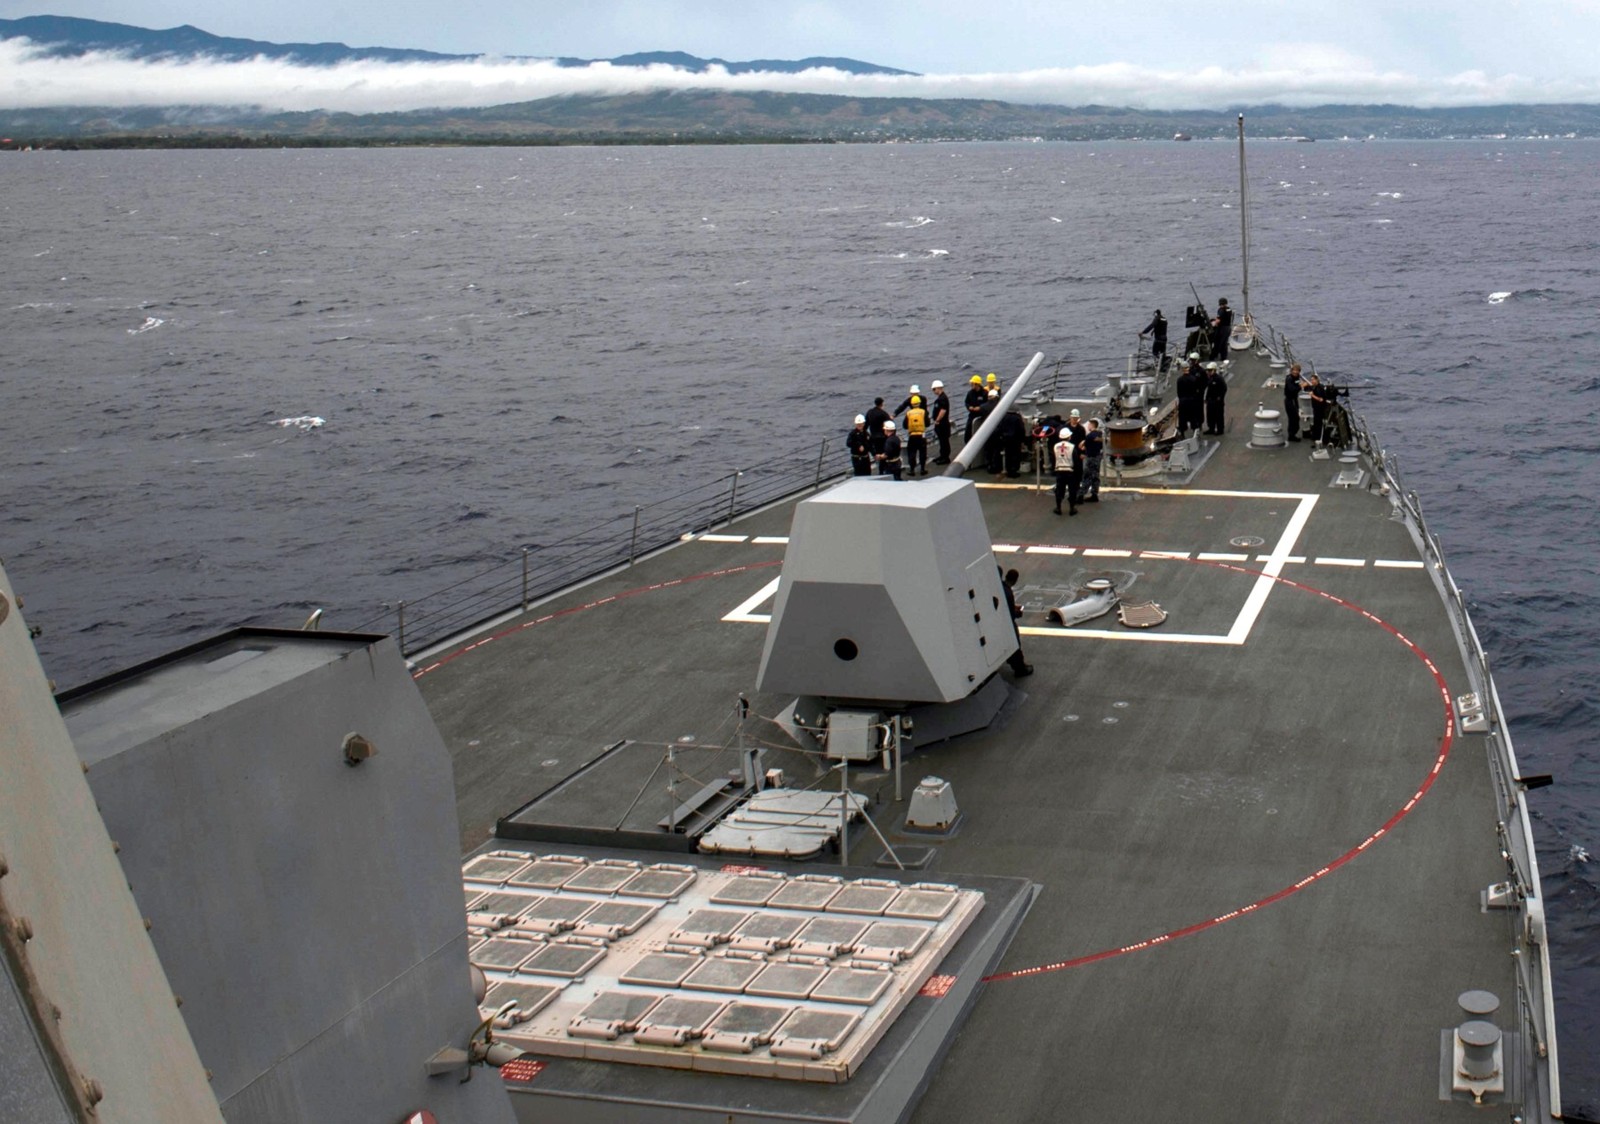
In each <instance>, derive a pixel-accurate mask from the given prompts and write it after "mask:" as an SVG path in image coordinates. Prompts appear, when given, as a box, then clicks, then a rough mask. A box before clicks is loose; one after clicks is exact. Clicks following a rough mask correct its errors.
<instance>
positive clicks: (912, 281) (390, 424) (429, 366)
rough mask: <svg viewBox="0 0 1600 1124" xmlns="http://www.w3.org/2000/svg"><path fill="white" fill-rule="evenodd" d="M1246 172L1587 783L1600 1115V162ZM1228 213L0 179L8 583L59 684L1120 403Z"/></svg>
mask: <svg viewBox="0 0 1600 1124" xmlns="http://www.w3.org/2000/svg"><path fill="white" fill-rule="evenodd" d="M1249 166H1250V182H1251V195H1252V202H1251V208H1250V226H1251V246H1252V254H1251V278H1250V282H1251V310H1252V312H1253V313H1254V314H1255V316H1256V318H1257V319H1258V320H1261V321H1265V322H1267V323H1269V324H1271V325H1273V326H1274V327H1276V328H1277V329H1278V330H1280V331H1282V332H1284V333H1285V334H1287V335H1288V336H1289V337H1290V338H1291V339H1292V340H1293V344H1294V348H1295V351H1296V353H1297V354H1298V355H1300V356H1302V357H1307V358H1310V359H1312V360H1313V361H1314V362H1315V363H1316V366H1317V369H1318V370H1319V371H1321V372H1322V373H1323V374H1324V375H1325V376H1326V375H1328V374H1330V373H1331V374H1332V375H1333V376H1334V377H1335V378H1336V379H1338V380H1340V381H1345V382H1349V383H1353V384H1357V385H1358V386H1359V387H1361V389H1358V390H1356V391H1355V397H1354V402H1355V406H1356V410H1357V412H1358V413H1360V414H1362V415H1364V416H1365V417H1366V418H1367V420H1368V422H1369V424H1370V425H1371V426H1372V428H1373V429H1374V430H1375V432H1376V433H1377V434H1378V436H1379V437H1380V439H1381V440H1382V442H1383V443H1384V444H1385V445H1387V446H1388V447H1389V448H1390V449H1391V450H1392V451H1394V452H1397V453H1398V454H1399V456H1400V460H1401V466H1402V469H1403V471H1404V473H1405V476H1406V479H1407V481H1408V483H1409V485H1410V486H1411V487H1413V488H1414V489H1415V490H1416V491H1417V492H1418V493H1419V495H1420V496H1421V498H1422V501H1423V505H1424V509H1425V511H1426V512H1427V515H1428V518H1429V521H1430V523H1431V525H1432V527H1433V530H1434V531H1435V532H1436V533H1437V534H1438V535H1439V536H1440V538H1441V539H1442V540H1443V543H1444V547H1445V550H1446V553H1447V556H1448V557H1449V559H1450V562H1451V568H1452V570H1453V572H1454V574H1455V576H1456V578H1457V580H1458V581H1459V582H1460V584H1461V585H1462V586H1463V588H1464V589H1465V590H1466V591H1467V593H1468V595H1469V597H1470V599H1471V602H1472V612H1473V617H1474V621H1475V623H1476V626H1477V628H1478V630H1479V632H1480V635H1481V636H1482V639H1483V642H1484V644H1485V646H1486V648H1487V649H1488V651H1489V652H1490V653H1491V658H1492V660H1493V662H1494V668H1495V673H1496V679H1497V682H1498V686H1499V689H1500V692H1501V694H1502V697H1503V700H1504V703H1505V705H1506V707H1507V709H1508V711H1509V713H1510V715H1511V719H1512V734H1513V737H1514V740H1515V744H1516V748H1517V752H1518V755H1519V757H1520V760H1521V763H1522V767H1523V770H1524V773H1525V774H1534V773H1552V774H1554V776H1555V779H1556V784H1555V786H1554V787H1552V788H1548V789H1543V790H1540V791H1539V792H1537V793H1535V794H1534V799H1533V804H1534V806H1535V808H1536V809H1537V810H1538V815H1539V821H1538V824H1537V828H1538V832H1539V836H1540V862H1541V864H1542V869H1543V876H1544V881H1545V889H1546V893H1547V897H1548V899H1549V902H1550V907H1551V911H1552V921H1553V924H1554V926H1555V929H1556V939H1557V949H1556V964H1557V977H1558V978H1557V994H1558V995H1559V996H1560V997H1561V1000H1562V1005H1561V1008H1560V1012H1559V1014H1560V1019H1561V1031H1562V1036H1563V1037H1562V1048H1563V1071H1564V1080H1565V1084H1566V1089H1565V1094H1566V1100H1567V1106H1568V1108H1569V1109H1577V1108H1585V1109H1587V1110H1588V1111H1589V1112H1590V1114H1591V1115H1595V1114H1600V1060H1597V1057H1596V1055H1597V1054H1600V1049H1597V1046H1600V1016H1597V1014H1596V1012H1597V1011H1600V892H1597V874H1600V864H1596V863H1592V862H1591V861H1590V854H1591V852H1594V851H1596V850H1600V845H1597V844H1600V839H1597V831H1596V828H1597V820H1600V765H1597V764H1596V760H1595V750H1594V745H1595V737H1596V732H1597V730H1600V705H1597V702H1596V691H1595V682H1596V679H1597V672H1600V637H1597V635H1596V628H1595V622H1596V619H1597V618H1596V611H1597V608H1600V582H1597V579H1596V577H1595V557H1596V548H1597V546H1600V529H1597V521H1596V519H1595V516H1594V510H1593V509H1594V503H1595V496H1596V494H1597V492H1600V463H1597V458H1596V453H1597V452H1600V424H1597V418H1596V410H1597V405H1600V366H1597V363H1596V359H1597V351H1600V349H1597V347H1596V341H1597V334H1596V333H1597V326H1600V325H1597V319H1600V197H1597V196H1596V194H1595V191H1594V184H1595V183H1597V182H1600V143H1595V142H1581V141H1533V142H1529V141H1499V142H1425V143H1329V142H1322V143H1316V144H1293V143H1279V142H1254V143H1252V144H1251V145H1250V150H1249ZM1237 185H1238V179H1237V168H1236V163H1235V150H1234V148H1233V146H1231V145H1224V144H1210V143H1193V144H1187V145H1179V144H1150V143H1142V144H1141V143H1114V144H1103V145H1095V144H1022V143H1018V144H961V145H914V146H913V145H881V146H853V147H837V146H826V147H747V148H709V147H692V148H620V149H618V148H560V149H402V150H385V151H376V150H335V151H302V150H293V151H283V152H255V151H252V152H182V151H179V152H126V153H59V152H49V153H16V154H12V153H5V154H0V217H3V229H4V230H5V232H6V233H5V238H4V240H3V244H0V261H3V262H4V269H3V270H0V311H3V314H4V320H3V325H4V328H3V333H4V334H3V347H0V422H3V425H0V432H3V434H4V439H3V441H0V481H3V483H4V489H3V494H4V505H3V509H0V555H3V556H4V558H5V562H6V567H7V570H8V573H9V574H10V576H11V579H12V581H13V583H14V584H15V585H16V587H17V589H18V590H19V591H20V592H22V593H23V595H24V596H25V598H26V600H27V615H28V619H29V622H30V623H31V624H36V625H40V626H42V627H43V629H44V633H43V635H42V636H41V637H40V639H39V641H38V646H39V651H40V654H41V657H42V659H43V660H44V663H45V667H46V671H47V672H48V673H49V674H50V675H52V676H53V677H54V678H55V679H57V680H58V681H59V683H60V684H61V685H62V686H68V685H72V684H76V683H80V682H83V681H86V680H88V679H91V678H93V677H96V676H99V675H101V674H104V673H106V672H108V671H111V670H114V669H116V668H119V667H122V666H126V665H128V664H131V663H134V662H137V661H139V660H142V659H147V658H150V657H152V656H154V655H157V654H159V653H161V652H163V651H166V650H168V649H170V648H173V647H176V646H179V645H181V644H183V643H187V642H192V641H194V640H196V639H199V638H201V637H203V636H205V635H208V634H211V633H214V632H217V631H220V630H222V629H223V628H226V627H230V626H233V625H236V624H241V623H262V624H274V625H286V626H297V625H299V624H300V623H301V622H302V621H303V620H304V619H305V617H306V615H307V613H308V612H309V611H310V610H311V609H313V608H317V607H321V608H324V609H325V610H326V611H327V619H326V625H327V626H328V627H335V628H337V627H341V626H342V627H351V626H353V625H354V624H356V623H357V622H365V621H367V620H368V619H370V618H372V617H373V616H375V615H377V614H379V613H381V612H382V611H383V609H384V606H385V605H386V604H390V603H393V602H394V601H396V600H398V599H401V598H416V597H418V596H420V595H422V594H426V593H428V592H430V591H432V590H435V589H438V588H439V587H442V586H444V585H446V584H448V583H450V582H452V581H455V580H458V579H459V578H461V577H463V576H464V575H466V574H468V573H472V572H476V571H478V570H481V569H482V568H483V567H484V566H486V565H488V564H491V563H494V562H498V561H503V560H507V559H511V558H514V557H515V556H516V555H517V554H518V552H519V551H520V549H521V547H522V546H523V545H525V544H528V543H540V542H550V541H555V540H558V539H560V538H561V537H562V536H563V535H564V534H570V533H572V532H573V531H574V530H575V529H577V528H580V527H583V526H587V525H589V524H591V523H593V522H594V521H595V519H596V518H599V517H604V516H610V515H612V514H614V513H616V512H618V511H623V510H631V506H632V505H633V504H634V503H640V502H645V501H648V500H650V499H651V498H653V497H656V496H659V495H662V494H665V493H669V492H672V491H673V490H675V489H682V488H685V487H688V486H690V485H695V484H699V483H701V482H703V481H705V480H707V479H709V478H711V477H714V476H719V475H725V474H727V473H728V472H729V471H730V470H732V469H734V468H739V467H743V466H746V465H749V464H752V463H756V462H758V461H760V460H762V459H764V458H773V457H777V456H787V455H791V454H797V453H798V451H799V450H801V449H814V448H816V447H817V444H818V442H819V441H820V439H821V438H822V437H824V436H828V435H837V434H838V433H840V432H842V430H843V428H846V427H847V425H848V419H849V417H850V416H851V415H853V414H854V413H855V412H856V411H857V410H859V409H861V408H863V407H864V406H866V405H867V404H870V402H871V399H872V397H873V396H874V395H877V394H883V395H886V396H887V395H891V394H896V393H900V392H902V391H903V389H904V387H905V385H907V384H908V383H910V382H916V381H921V382H923V383H924V384H925V383H926V381H927V380H929V379H931V378H934V377H939V376H940V375H943V376H944V377H945V379H946V381H947V382H948V381H950V378H951V376H952V375H954V376H956V377H957V378H958V379H961V380H964V379H965V377H966V376H967V375H968V374H969V373H971V372H972V371H981V372H987V371H991V370H993V371H1000V372H1005V373H1007V374H1008V375H1009V374H1015V373H1016V372H1017V371H1019V370H1020V369H1021V368H1022V366H1023V365H1024V364H1025V363H1026V361H1027V360H1028V358H1029V357H1030V356H1031V355H1032V354H1033V353H1034V352H1035V351H1043V352H1045V354H1046V355H1047V356H1048V357H1050V358H1051V359H1052V360H1054V359H1056V358H1058V357H1064V358H1066V359H1067V360H1068V370H1069V371H1074V372H1078V373H1081V376H1082V379H1083V383H1082V385H1083V386H1085V387H1087V386H1091V385H1093V384H1094V383H1096V382H1098V381H1101V376H1103V375H1104V374H1105V373H1107V372H1108V371H1111V370H1116V369H1120V362H1119V360H1118V359H1117V357H1119V356H1121V355H1124V354H1125V353H1126V352H1128V351H1129V350H1130V349H1131V348H1132V346H1133V345H1134V343H1135V333H1136V332H1137V330H1138V329H1139V328H1140V327H1142V326H1143V325H1144V323H1145V321H1146V320H1147V319H1148V317H1149V314H1150V310H1151V309H1152V308H1154V307H1157V306H1160V307H1162V308H1163V309H1164V310H1165V311H1166V312H1167V314H1168V316H1169V317H1174V316H1175V314H1178V315H1181V312H1182V308H1183V306H1184V305H1185V304H1187V303H1190V301H1191V299H1192V298H1191V297H1190V290H1189V285H1190V284H1191V283H1192V284H1194V285H1195V286H1196V287H1197V288H1198V290H1199V292H1200V295H1201V296H1202V298H1203V299H1204V300H1205V301H1206V303H1207V304H1211V305H1214V304H1215V300H1216V298H1217V297H1218V296H1228V297H1229V298H1230V302H1231V303H1233V304H1234V305H1235V306H1237V305H1238V304H1239V303H1240V292H1239V290H1240V252H1239V237H1238V226H1239V210H1238V206H1239V203H1238V198H1237ZM1176 322H1177V321H1176V319H1175V323H1176ZM896 401H898V399H896Z"/></svg>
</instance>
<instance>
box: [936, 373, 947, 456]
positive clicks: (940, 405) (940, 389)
mask: <svg viewBox="0 0 1600 1124" xmlns="http://www.w3.org/2000/svg"><path fill="white" fill-rule="evenodd" d="M933 435H934V436H935V437H937V438H938V439H939V456H938V457H937V458H936V459H935V460H934V462H933V463H934V464H949V463H950V396H949V395H948V394H946V393H945V392H944V383H942V382H940V381H939V380H938V379H934V380H933Z"/></svg>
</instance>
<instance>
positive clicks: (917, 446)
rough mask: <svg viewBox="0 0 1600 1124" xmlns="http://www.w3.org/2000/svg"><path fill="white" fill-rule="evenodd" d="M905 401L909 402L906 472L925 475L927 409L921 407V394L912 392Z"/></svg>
mask: <svg viewBox="0 0 1600 1124" xmlns="http://www.w3.org/2000/svg"><path fill="white" fill-rule="evenodd" d="M911 389H912V390H917V389H919V388H918V387H912V388H911ZM906 401H907V402H909V403H910V408H909V409H907V410H906V462H907V463H906V472H907V474H909V475H911V476H926V475H928V438H927V430H928V411H927V410H926V409H924V408H923V405H922V395H921V394H913V395H912V396H911V397H910V398H908V399H906Z"/></svg>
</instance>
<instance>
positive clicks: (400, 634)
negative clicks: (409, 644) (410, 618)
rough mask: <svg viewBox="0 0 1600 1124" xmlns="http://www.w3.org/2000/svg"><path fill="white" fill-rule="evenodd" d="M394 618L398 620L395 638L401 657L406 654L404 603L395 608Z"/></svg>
mask: <svg viewBox="0 0 1600 1124" xmlns="http://www.w3.org/2000/svg"><path fill="white" fill-rule="evenodd" d="M395 616H396V617H398V618H399V626H398V628H397V629H396V637H395V638H396V640H397V642H398V643H399V645H400V654H401V655H402V656H403V655H405V654H406V603H405V602H404V601H402V602H400V603H399V604H398V605H396V606H395Z"/></svg>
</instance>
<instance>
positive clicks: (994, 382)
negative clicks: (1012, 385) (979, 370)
mask: <svg viewBox="0 0 1600 1124" xmlns="http://www.w3.org/2000/svg"><path fill="white" fill-rule="evenodd" d="M983 389H984V391H985V392H988V391H991V390H992V391H994V392H995V393H996V394H1001V393H1004V391H1005V388H1004V387H1003V386H1001V385H1000V380H999V379H997V378H995V376H994V372H993V371H990V372H989V373H988V374H987V375H984V376H983Z"/></svg>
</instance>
